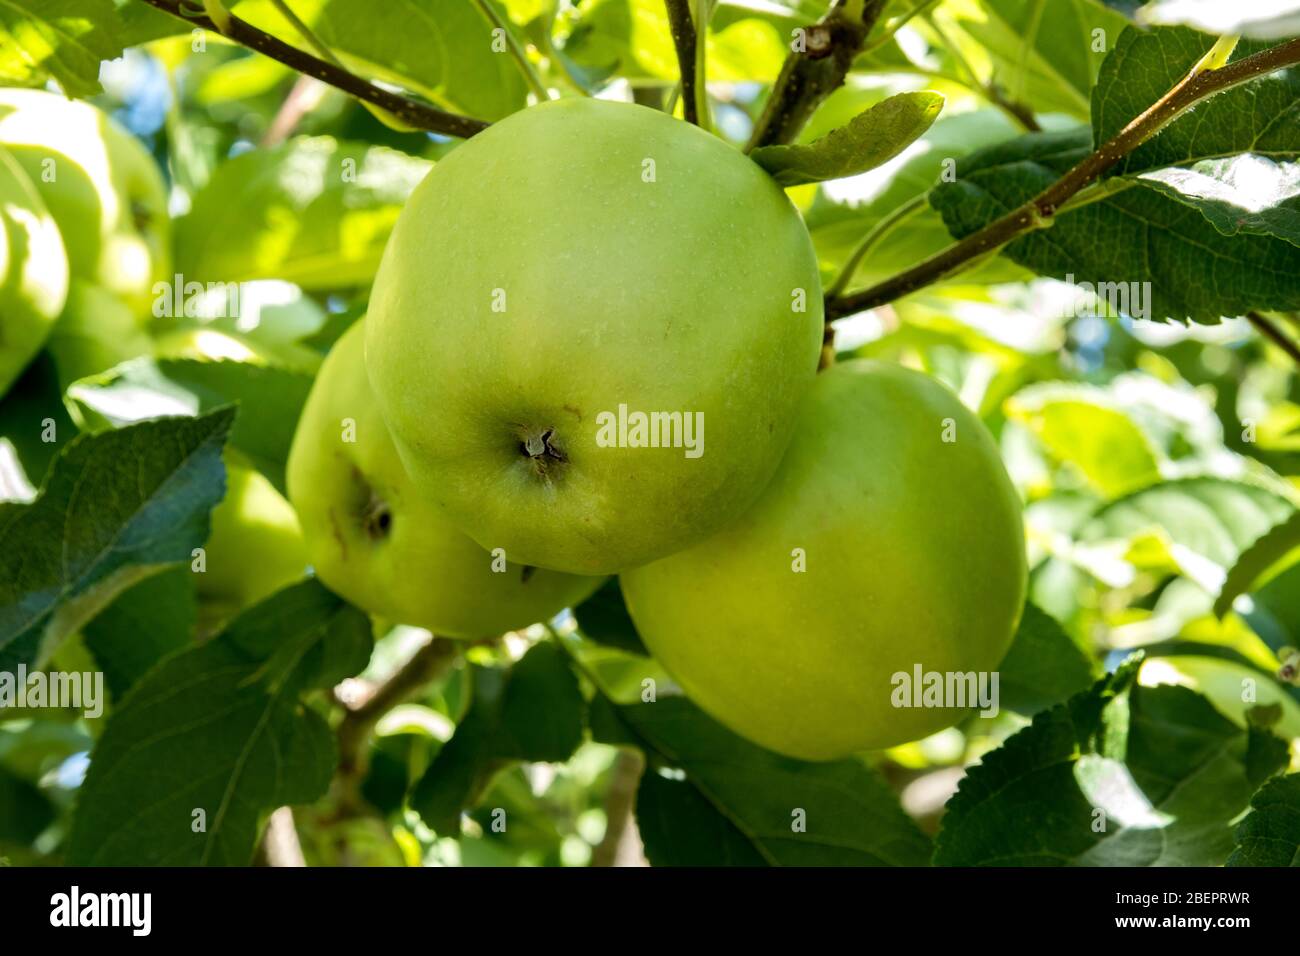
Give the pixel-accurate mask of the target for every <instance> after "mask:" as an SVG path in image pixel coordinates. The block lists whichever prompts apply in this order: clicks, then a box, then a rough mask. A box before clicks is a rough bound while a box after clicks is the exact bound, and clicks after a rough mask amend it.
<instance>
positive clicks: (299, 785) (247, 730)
mask: <svg viewBox="0 0 1300 956" xmlns="http://www.w3.org/2000/svg"><path fill="white" fill-rule="evenodd" d="M369 636H370V622H369V621H368V619H367V618H366V616H365V615H364V614H362V613H361V612H360V611H358V610H356V609H355V608H353V607H351V606H349V605H347V604H345V603H344V602H343V601H341V600H340V599H338V598H337V597H335V596H334V595H332V594H330V593H329V592H328V591H326V590H325V589H324V588H323V587H321V586H320V585H318V584H316V583H315V582H312V581H308V582H304V583H303V584H299V585H295V586H294V587H292V588H288V589H286V590H284V591H282V592H280V593H279V594H277V595H275V596H274V597H272V598H270V599H269V600H268V601H266V602H264V603H262V604H259V605H257V606H256V607H254V608H252V609H251V610H249V611H247V612H245V613H244V614H242V615H241V616H240V617H238V618H236V619H235V621H234V622H233V623H232V624H231V625H230V627H229V628H228V629H227V630H226V631H225V632H224V633H223V634H221V635H220V636H218V637H217V638H215V639H213V640H211V641H209V642H208V643H206V644H204V645H202V646H201V647H196V648H194V649H192V650H187V651H183V652H181V653H179V654H175V655H173V656H171V657H169V658H167V659H166V660H164V661H162V662H161V663H160V664H158V665H157V666H156V667H155V668H153V669H152V670H150V671H149V673H148V674H146V675H145V676H144V677H143V678H142V679H141V680H140V681H139V683H138V684H137V685H136V687H135V688H134V689H133V690H132V691H131V693H130V694H128V695H127V697H126V699H125V700H124V701H123V702H122V703H121V705H120V706H119V707H118V708H117V710H116V711H115V712H114V714H113V716H112V717H111V718H110V719H109V722H108V727H107V729H106V730H105V731H104V735H103V737H102V738H101V739H100V741H99V743H98V744H97V745H96V747H95V750H94V752H93V754H92V759H91V764H90V770H89V772H88V773H87V775H86V780H85V783H84V784H83V785H82V787H81V791H80V795H79V797H78V803H77V810H76V814H75V816H74V819H73V827H72V834H71V837H70V842H69V849H68V859H69V862H71V863H72V864H74V865H89V866H161V865H172V866H179V865H189V866H194V865H199V866H230V865H234V866H246V865H248V863H249V861H250V860H251V858H252V855H253V849H254V847H255V845H256V843H257V836H258V830H259V827H260V825H261V822H262V821H263V819H264V818H265V816H266V815H267V814H268V813H269V812H270V811H272V810H274V809H275V808H276V807H280V806H284V805H286V804H295V803H309V802H311V801H314V800H316V799H317V798H319V797H320V796H321V795H322V794H323V793H324V792H325V789H326V787H327V786H328V784H329V780H330V776H331V775H332V773H333V771H334V764H335V760H336V752H335V748H334V738H333V735H332V734H331V732H330V729H329V727H328V725H327V724H326V723H325V721H324V720H323V719H322V718H321V717H320V716H319V715H318V714H317V713H316V712H315V711H313V710H311V709H310V708H308V707H306V706H304V705H303V703H302V702H301V701H300V700H299V698H298V693H299V691H301V690H303V689H305V688H308V687H311V686H315V685H317V684H318V683H319V682H320V679H321V678H323V677H327V676H329V677H332V676H333V675H332V674H326V673H325V670H322V669H321V661H322V659H323V658H326V657H331V656H333V655H332V652H330V651H329V650H328V649H327V648H328V646H329V645H344V646H348V647H356V646H359V645H363V644H367V643H368V642H369ZM282 646H290V647H293V648H295V653H296V660H297V662H296V663H293V664H292V666H291V668H290V669H289V670H287V671H286V670H285V669H284V668H283V667H278V666H274V665H275V661H274V659H273V657H271V656H267V655H268V653H271V652H273V650H274V649H275V648H277V647H282Z"/></svg>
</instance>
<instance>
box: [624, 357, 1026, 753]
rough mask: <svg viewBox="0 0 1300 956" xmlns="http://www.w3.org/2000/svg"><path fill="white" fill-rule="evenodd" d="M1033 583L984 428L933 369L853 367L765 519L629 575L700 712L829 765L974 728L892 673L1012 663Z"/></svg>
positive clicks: (822, 391)
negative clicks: (900, 688) (904, 691)
mask: <svg viewBox="0 0 1300 956" xmlns="http://www.w3.org/2000/svg"><path fill="white" fill-rule="evenodd" d="M945 419H951V420H952V421H953V422H954V423H955V426H956V441H955V442H951V443H945V442H943V441H942V432H943V428H944V421H945ZM796 548H801V549H803V553H804V555H805V557H806V570H804V571H803V572H801V573H796V572H795V571H794V570H792V568H793V562H794V557H793V556H792V554H793V552H794V549H796ZM1026 573H1027V572H1026V561H1025V549H1024V531H1023V526H1022V522H1021V505H1020V499H1019V497H1018V496H1017V494H1016V491H1015V489H1014V488H1013V487H1012V485H1011V480H1010V479H1009V478H1008V477H1007V473H1006V470H1005V469H1004V467H1003V465H1002V461H1001V459H1000V458H999V456H998V451H997V447H996V445H995V444H994V442H993V439H992V437H991V436H990V435H989V433H988V432H987V431H986V429H985V428H984V425H983V424H982V423H981V422H980V421H979V420H978V419H977V418H976V417H975V416H974V415H972V414H971V413H970V412H969V411H967V410H966V408H965V407H964V406H962V405H961V403H960V402H959V401H958V399H957V398H956V396H954V395H953V394H952V393H951V392H949V391H948V390H947V389H946V388H944V387H943V386H942V385H940V384H938V383H937V382H935V381H934V380H933V379H930V378H929V377H927V376H925V375H922V374H920V373H919V372H914V371H910V370H908V369H904V368H901V367H899V366H896V365H889V364H883V363H878V362H871V361H853V362H849V363H845V364H843V365H840V366H836V367H835V368H832V369H831V370H829V371H827V372H825V373H823V374H822V375H820V376H819V377H818V381H817V383H816V385H815V386H814V387H813V390H812V392H811V393H810V394H809V396H808V399H807V401H806V402H805V404H804V407H803V409H802V411H801V417H800V422H799V426H798V428H797V430H796V432H795V437H794V440H793V442H792V443H791V445H790V449H789V451H788V452H787V453H786V456H785V458H784V460H783V461H782V463H781V467H780V469H779V470H778V471H777V474H776V476H775V477H774V478H773V479H772V483H771V484H770V485H769V486H768V487H767V489H766V490H765V491H764V492H763V494H762V496H761V497H760V498H759V500H758V502H757V504H755V505H754V507H753V508H752V509H751V510H750V511H749V512H748V513H746V514H745V515H744V516H743V517H742V518H741V519H740V520H739V521H737V522H735V523H734V524H732V525H730V526H729V527H728V528H727V529H726V530H725V531H723V532H721V533H720V534H717V535H715V536H714V537H712V538H710V539H708V540H707V541H705V542H704V543H702V544H700V545H698V546H696V547H694V548H691V549H689V550H687V551H683V552H681V553H679V554H675V555H672V556H671V557H669V558H665V559H664V560H662V561H658V562H655V563H653V564H650V565H647V566H646V567H642V568H637V569H635V570H633V571H630V572H627V573H625V574H624V575H623V576H622V577H621V579H620V581H621V584H622V588H623V594H624V597H625V598H626V600H627V605H628V610H629V611H630V613H631V615H632V619H633V621H634V622H635V623H636V626H637V630H638V632H639V633H640V635H641V637H642V639H643V640H644V641H645V643H646V646H647V647H648V648H649V649H650V651H651V653H652V654H653V655H654V656H655V658H656V659H657V660H659V662H660V663H662V664H663V665H664V667H665V668H666V669H667V670H668V672H669V673H670V674H671V675H672V676H673V677H674V679H675V680H676V681H677V682H678V683H679V684H681V686H682V688H683V689H684V690H685V691H686V693H687V694H688V695H689V696H690V697H691V699H692V700H694V701H695V702H696V703H697V704H698V705H699V706H700V707H702V708H703V709H704V710H706V711H707V712H708V713H710V714H711V715H712V716H713V717H715V718H716V719H717V720H719V721H721V722H722V723H723V724H726V725H727V726H728V727H730V728H731V729H732V730H734V731H736V732H737V733H739V734H741V735H742V736H744V737H747V738H749V739H750V740H752V741H754V742H756V743H759V744H762V745H763V746H765V747H768V748H770V749H771V750H775V751H777V752H779V753H783V754H786V755H788V756H792V757H798V758H802V759H806V760H828V759H833V758H838V757H842V756H845V755H847V754H850V753H854V752H856V751H859V750H867V749H874V748H881V747H889V746H893V745H896V744H901V743H904V742H906V741H909V740H916V739H918V738H921V737H924V736H927V735H929V734H931V733H933V732H935V731H937V730H940V729H942V728H943V727H947V726H949V725H950V724H952V723H954V722H955V721H956V720H958V719H960V717H961V716H963V714H964V713H965V712H964V711H960V710H956V709H939V708H923V707H912V708H895V707H894V706H892V703H891V695H892V693H893V691H894V684H893V683H892V681H891V677H892V675H894V674H895V673H897V672H900V671H902V672H905V673H907V674H908V675H909V677H910V676H911V675H912V673H913V668H914V666H915V665H917V664H920V665H921V666H922V669H923V670H924V671H927V672H929V671H941V672H948V671H963V672H965V671H977V672H979V671H992V670H993V669H995V668H996V667H997V666H998V664H999V663H1000V662H1001V660H1002V658H1003V656H1004V655H1005V654H1006V651H1007V649H1008V648H1009V647H1010V644H1011V640H1012V637H1013V636H1014V633H1015V630H1016V626H1017V623H1018V621H1019V617H1020V613H1021V609H1022V608H1023V606H1024V600H1025V588H1026Z"/></svg>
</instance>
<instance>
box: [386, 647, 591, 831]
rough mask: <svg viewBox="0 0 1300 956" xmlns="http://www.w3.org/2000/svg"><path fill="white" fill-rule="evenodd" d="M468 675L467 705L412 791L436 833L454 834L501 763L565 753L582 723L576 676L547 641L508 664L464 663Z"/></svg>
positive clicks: (574, 746) (565, 755) (572, 745)
mask: <svg viewBox="0 0 1300 956" xmlns="http://www.w3.org/2000/svg"><path fill="white" fill-rule="evenodd" d="M470 676H471V680H472V686H473V696H472V699H471V703H470V709H469V711H468V712H467V713H466V714H465V717H464V719H462V720H461V722H460V723H459V724H457V726H456V733H455V734H454V735H453V736H452V738H451V740H449V741H448V742H447V744H446V745H445V746H444V747H443V748H442V750H440V751H439V752H438V756H437V757H435V758H434V761H433V763H432V764H431V765H430V766H429V769H428V770H427V771H426V772H425V774H424V776H423V777H421V778H420V780H419V781H417V783H416V785H415V788H414V790H413V791H412V793H411V801H410V802H411V807H412V808H413V809H414V810H416V811H417V812H418V813H419V814H420V816H421V817H422V818H423V819H424V822H425V823H426V824H427V825H428V826H430V827H431V828H432V829H433V830H435V831H436V832H437V833H438V834H439V835H442V836H455V835H458V834H459V833H460V815H461V812H462V811H463V810H464V809H465V808H467V807H471V806H473V805H474V804H475V803H476V802H477V800H478V799H479V797H480V796H481V795H482V794H483V792H484V791H485V790H486V788H487V786H488V784H489V783H490V782H491V780H492V777H494V776H495V775H496V773H497V772H498V771H500V770H501V769H502V768H503V767H505V766H507V765H509V764H510V763H513V762H515V761H520V760H527V761H546V762H551V763H558V762H561V761H564V760H568V759H569V757H571V756H572V755H573V752H574V751H575V750H576V749H577V748H578V745H579V744H580V743H581V742H582V729H583V726H584V724H585V722H586V710H587V705H586V702H585V701H584V700H583V698H582V694H581V692H580V691H579V689H578V679H577V677H576V676H574V673H573V670H572V668H570V666H569V661H568V658H567V657H566V656H565V654H564V652H563V651H562V650H560V648H559V647H557V646H556V645H555V644H554V643H552V642H543V643H540V644H536V645H534V646H533V647H532V648H530V649H529V650H528V652H527V653H526V654H525V655H524V656H523V657H522V658H520V660H519V661H518V662H517V663H516V664H515V665H514V666H513V667H511V668H510V669H509V670H508V671H507V670H502V669H500V668H492V667H482V666H478V665H471V667H470Z"/></svg>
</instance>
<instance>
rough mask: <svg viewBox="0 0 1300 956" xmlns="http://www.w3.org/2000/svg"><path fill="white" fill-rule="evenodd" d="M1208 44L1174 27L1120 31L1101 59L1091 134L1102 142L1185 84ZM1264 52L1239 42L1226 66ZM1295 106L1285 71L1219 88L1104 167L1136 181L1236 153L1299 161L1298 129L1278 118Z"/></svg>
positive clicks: (1298, 89)
mask: <svg viewBox="0 0 1300 956" xmlns="http://www.w3.org/2000/svg"><path fill="white" fill-rule="evenodd" d="M1214 42H1215V41H1214V38H1213V37H1209V36H1206V35H1205V34H1202V33H1197V32H1196V31H1194V30H1186V29H1182V28H1176V27H1168V28H1160V29H1156V30H1138V29H1136V28H1132V27H1130V28H1128V29H1126V30H1125V31H1124V32H1123V33H1122V34H1121V35H1120V38H1119V41H1118V42H1117V43H1116V45H1115V50H1114V52H1113V53H1112V54H1111V55H1110V56H1108V57H1107V58H1106V62H1105V64H1104V65H1103V67H1102V71H1101V75H1100V76H1099V77H1098V79H1097V87H1096V89H1095V90H1094V91H1093V95H1092V130H1093V138H1094V140H1095V141H1096V142H1097V143H1103V142H1105V141H1107V140H1109V139H1111V138H1112V137H1113V136H1115V135H1116V134H1117V133H1119V132H1120V131H1121V130H1122V129H1124V128H1125V127H1126V126H1127V125H1128V124H1129V123H1130V122H1131V121H1132V120H1133V119H1135V118H1136V117H1137V116H1139V115H1140V114H1141V113H1143V112H1145V111H1146V110H1147V109H1148V108H1149V107H1150V106H1151V105H1152V104H1153V103H1155V102H1157V101H1158V100H1159V99H1160V98H1161V97H1163V96H1164V95H1165V94H1166V93H1167V92H1169V90H1170V89H1171V88H1173V87H1174V86H1175V85H1177V84H1178V83H1179V82H1180V81H1181V80H1183V79H1184V78H1185V77H1186V76H1187V73H1188V71H1189V70H1191V68H1192V67H1193V66H1195V65H1196V64H1197V63H1198V62H1199V61H1200V60H1201V58H1202V57H1204V56H1205V54H1206V53H1208V52H1209V51H1210V48H1211V47H1212V46H1213V45H1214ZM1267 48H1268V44H1265V43H1258V42H1251V41H1245V42H1242V43H1241V44H1239V45H1238V46H1237V48H1236V50H1235V51H1234V52H1233V54H1232V58H1231V60H1230V61H1229V62H1237V61H1239V60H1241V59H1243V58H1245V57H1247V56H1250V55H1252V54H1254V53H1259V52H1261V51H1262V50H1265V49H1267ZM1297 108H1300V70H1295V69H1287V70H1281V71H1279V72H1276V73H1272V74H1269V75H1267V76H1262V77H1259V78H1257V79H1254V80H1251V81H1250V82H1248V83H1243V84H1241V85H1240V86H1235V87H1233V88H1232V89H1229V90H1224V91H1223V92H1221V93H1217V94H1215V95H1214V96H1212V97H1210V98H1209V99H1207V100H1206V101H1205V102H1203V103H1201V104H1199V105H1198V106H1197V107H1196V109H1194V110H1191V111H1189V112H1187V113H1185V114H1184V115H1182V116H1180V117H1179V118H1178V119H1176V120H1174V121H1173V122H1172V123H1170V124H1169V125H1168V126H1166V127H1164V129H1162V130H1161V131H1160V134H1159V135H1158V136H1156V137H1154V138H1153V139H1151V140H1149V141H1148V142H1146V143H1144V144H1143V145H1141V146H1139V147H1138V148H1137V149H1135V150H1134V151H1133V152H1132V153H1130V154H1128V155H1127V156H1126V157H1124V158H1123V159H1122V160H1120V162H1119V163H1117V164H1116V165H1115V166H1114V167H1112V168H1111V169H1110V171H1109V172H1108V173H1107V175H1109V176H1134V175H1137V174H1139V173H1145V172H1150V171H1152V170H1157V169H1164V168H1166V167H1170V166H1190V165H1191V164H1193V163H1196V162H1199V161H1202V160H1216V159H1222V158H1224V157H1230V156H1234V155H1236V154H1238V153H1254V154H1257V155H1259V156H1262V157H1267V158H1269V159H1272V160H1275V161H1280V160H1285V159H1295V158H1297V156H1300V129H1297V128H1296V124H1295V123H1287V122H1278V119H1279V117H1283V116H1289V115H1291V114H1293V113H1294V112H1295V111H1296V109H1297Z"/></svg>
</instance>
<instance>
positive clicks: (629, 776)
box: [591, 748, 645, 866]
mask: <svg viewBox="0 0 1300 956" xmlns="http://www.w3.org/2000/svg"><path fill="white" fill-rule="evenodd" d="M644 772H645V757H643V756H642V755H641V752H640V751H639V750H632V749H628V748H624V749H620V750H619V752H618V756H617V757H616V758H615V760H614V766H613V768H612V769H611V771H610V782H609V790H608V791H606V793H605V836H604V837H603V838H602V839H601V841H600V843H599V844H598V845H597V846H596V848H595V849H594V850H592V852H591V865H592V866H632V865H634V864H635V863H636V862H638V861H639V858H640V857H641V854H642V851H641V850H640V848H639V847H638V846H636V845H635V843H634V840H633V838H634V837H635V836H636V822H635V820H634V819H633V814H634V811H635V808H636V791H637V787H638V786H639V785H640V783H641V774H642V773H644ZM636 843H639V840H637V841H636Z"/></svg>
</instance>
